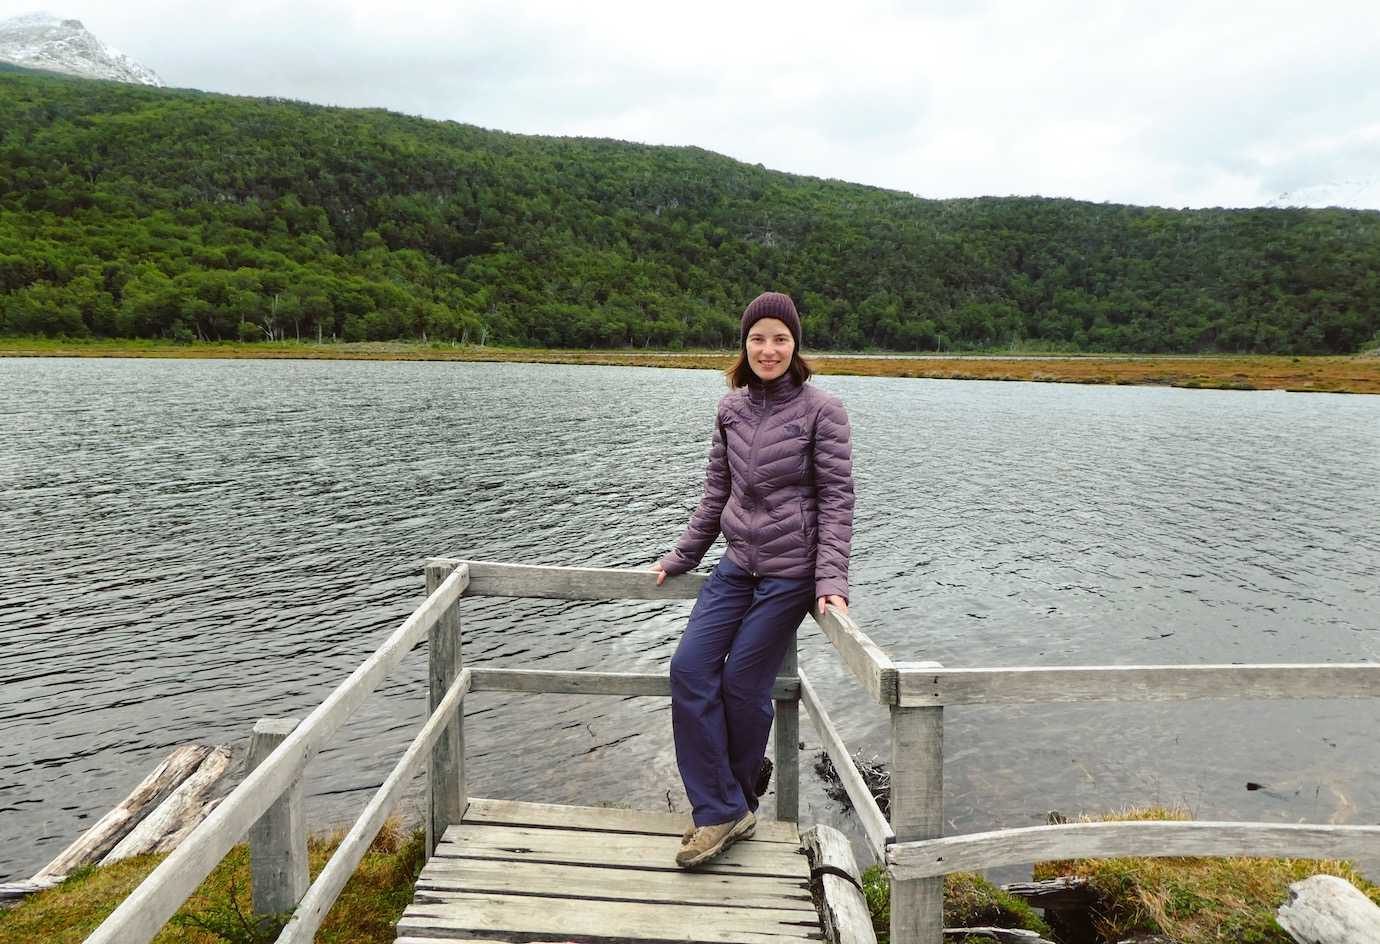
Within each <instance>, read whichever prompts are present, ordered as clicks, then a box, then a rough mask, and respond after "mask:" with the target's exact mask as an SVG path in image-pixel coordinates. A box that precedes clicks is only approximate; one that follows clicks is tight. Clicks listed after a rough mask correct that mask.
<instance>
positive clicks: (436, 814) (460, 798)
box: [426, 566, 473, 854]
mask: <svg viewBox="0 0 1380 944" xmlns="http://www.w3.org/2000/svg"><path fill="white" fill-rule="evenodd" d="M452 570H454V568H453V567H441V566H431V567H427V569H426V591H427V595H428V596H430V595H431V594H432V593H435V592H436V589H437V588H438V587H440V586H441V584H442V583H444V582H445V579H446V578H447V577H448V576H450V573H451V571H452ZM463 665H464V659H463V658H462V655H461V639H460V604H459V601H456V602H455V603H452V604H451V605H450V607H448V608H447V609H446V610H445V612H443V613H442V614H441V616H440V618H439V619H437V620H436V622H435V623H433V624H432V627H431V630H430V631H429V633H428V635H427V675H428V678H429V680H430V685H429V691H428V696H427V713H428V714H431V713H433V712H435V711H436V708H437V706H438V705H440V704H441V701H442V699H444V698H445V697H446V692H448V691H450V687H451V686H452V685H454V684H455V679H456V678H457V677H458V676H459V674H460V670H461V668H463ZM471 682H473V679H471ZM426 788H427V809H428V816H427V821H426V848H427V853H428V854H430V853H431V851H432V850H434V849H435V848H436V843H437V841H438V840H439V837H440V836H441V834H442V833H444V832H445V831H446V827H447V826H451V825H454V824H455V823H458V822H460V815H461V814H462V813H463V812H464V811H465V717H464V712H461V713H459V714H458V715H457V716H456V717H455V720H454V723H452V724H450V725H448V726H447V727H446V729H445V730H444V731H443V732H442V733H441V736H440V737H439V738H437V740H436V744H435V745H434V746H433V747H432V748H431V763H430V764H429V765H428V766H427V778H426Z"/></svg>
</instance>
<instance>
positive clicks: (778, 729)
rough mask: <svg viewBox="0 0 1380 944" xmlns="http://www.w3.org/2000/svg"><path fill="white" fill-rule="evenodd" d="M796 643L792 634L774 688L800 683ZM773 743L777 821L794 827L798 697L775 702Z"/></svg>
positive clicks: (797, 812)
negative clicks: (797, 673)
mask: <svg viewBox="0 0 1380 944" xmlns="http://www.w3.org/2000/svg"><path fill="white" fill-rule="evenodd" d="M796 650H797V642H796V636H795V634H794V633H792V634H791V644H790V647H789V648H787V650H786V657H785V659H784V660H783V661H782V663H781V668H780V669H779V670H778V672H777V677H776V685H778V686H780V685H782V684H783V683H784V684H790V683H795V687H796V688H797V689H799V682H798V680H797V679H796V678H795V675H796V669H797V665H798V661H797V655H796ZM772 743H773V747H774V749H775V754H776V769H775V771H774V775H775V779H776V818H777V819H778V820H784V821H785V822H789V823H794V822H797V821H798V820H799V819H800V700H799V695H798V694H797V695H794V696H790V697H786V698H777V699H776V720H775V722H774V724H773V733H772Z"/></svg>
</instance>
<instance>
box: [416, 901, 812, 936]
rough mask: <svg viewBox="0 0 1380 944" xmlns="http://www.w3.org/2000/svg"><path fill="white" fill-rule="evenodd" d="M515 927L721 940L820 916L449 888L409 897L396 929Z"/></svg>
mask: <svg viewBox="0 0 1380 944" xmlns="http://www.w3.org/2000/svg"><path fill="white" fill-rule="evenodd" d="M445 932H458V933H460V934H466V933H468V934H476V933H478V934H494V933H500V934H509V935H521V936H523V937H525V938H526V940H529V941H531V940H552V939H553V938H554V939H555V940H559V941H598V940H616V941H629V942H636V941H657V942H661V941H714V942H718V941H724V942H735V944H738V942H741V944H756V942H764V944H765V942H780V941H803V940H820V939H821V937H822V935H821V933H820V930H819V920H818V918H817V917H815V916H814V915H813V914H807V913H805V912H802V911H786V910H782V911H776V910H772V909H766V908H719V907H706V906H701V905H663V904H644V903H641V902H611V901H571V900H568V899H566V900H555V899H550V898H535V897H519V896H511V897H495V896H490V895H456V896H454V898H453V899H451V900H450V901H447V902H446V903H445V904H414V905H412V906H410V907H409V908H408V909H407V910H406V911H405V912H403V917H402V920H401V921H399V922H398V934H399V935H406V934H413V935H417V936H419V937H425V936H432V937H437V936H440V934H442V933H445Z"/></svg>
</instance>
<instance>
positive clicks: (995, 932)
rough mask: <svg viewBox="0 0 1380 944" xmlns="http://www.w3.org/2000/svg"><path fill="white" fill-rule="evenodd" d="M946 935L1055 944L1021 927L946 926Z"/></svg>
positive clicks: (1017, 943)
mask: <svg viewBox="0 0 1380 944" xmlns="http://www.w3.org/2000/svg"><path fill="white" fill-rule="evenodd" d="M944 937H945V938H947V939H949V940H954V941H966V940H968V939H969V938H977V939H978V940H980V941H982V940H987V941H996V942H997V944H1054V942H1053V941H1051V940H1049V939H1048V938H1043V937H1040V935H1038V934H1036V933H1035V932H1034V931H1023V930H1021V929H1020V928H945V929H944Z"/></svg>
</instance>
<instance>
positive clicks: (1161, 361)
mask: <svg viewBox="0 0 1380 944" xmlns="http://www.w3.org/2000/svg"><path fill="white" fill-rule="evenodd" d="M732 356H733V355H732V353H730V352H725V351H709V350H705V351H646V350H643V351H638V350H626V349H624V350H617V349H613V350H563V349H549V348H521V347H493V346H481V345H476V344H459V343H456V342H449V341H434V342H430V343H427V342H417V341H364V342H336V343H331V342H327V343H319V344H318V343H311V342H298V341H275V342H192V343H179V342H173V341H147V340H134V339H109V340H70V339H61V338H58V339H54V338H0V357H156V358H229V359H239V358H244V359H303V360H371V361H461V362H500V363H502V362H509V363H532V364H589V365H600V366H621V367H672V368H684V369H691V370H722V369H723V368H725V367H727V366H728V364H729V362H730V361H731V359H732ZM805 356H806V358H807V359H809V360H810V362H811V363H812V364H813V365H814V366H815V368H816V372H817V373H820V374H846V375H854V376H866V377H909V378H926V379H936V380H1001V381H1031V382H1042V383H1077V384H1120V385H1124V384H1132V385H1142V386H1170V387H1185V388H1190V389H1215V390H1284V391H1291V392H1311V393H1369V394H1380V352H1376V351H1372V352H1370V353H1367V354H1355V355H1327V356H1308V355H1304V356H1288V355H1263V354H1241V355H1222V354H1212V355H1164V354H1153V355H1143V354H1069V353H1057V354H1047V353H1027V352H1022V351H1010V352H1006V351H1002V352H985V353H973V354H857V353H830V352H815V353H807V354H806V355H805Z"/></svg>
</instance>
